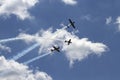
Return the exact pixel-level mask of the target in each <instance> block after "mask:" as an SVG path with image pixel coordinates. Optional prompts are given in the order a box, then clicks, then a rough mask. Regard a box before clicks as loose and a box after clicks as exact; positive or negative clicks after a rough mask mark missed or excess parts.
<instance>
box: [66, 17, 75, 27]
mask: <svg viewBox="0 0 120 80" xmlns="http://www.w3.org/2000/svg"><path fill="white" fill-rule="evenodd" d="M68 20H69V23H70V24H68V26H67V27H68V28H69V27H70V26H72V27H73V28H74V29H75V25H74V24H75V22H74V21H72V20H71V19H68Z"/></svg>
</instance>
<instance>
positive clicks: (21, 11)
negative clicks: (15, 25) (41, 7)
mask: <svg viewBox="0 0 120 80" xmlns="http://www.w3.org/2000/svg"><path fill="white" fill-rule="evenodd" d="M37 2H38V0H1V1H0V15H3V16H10V15H12V14H13V15H16V16H17V17H18V18H20V19H21V20H24V19H26V18H32V17H31V15H30V13H29V12H28V10H29V9H30V8H31V7H33V6H35V4H36V3H37Z"/></svg>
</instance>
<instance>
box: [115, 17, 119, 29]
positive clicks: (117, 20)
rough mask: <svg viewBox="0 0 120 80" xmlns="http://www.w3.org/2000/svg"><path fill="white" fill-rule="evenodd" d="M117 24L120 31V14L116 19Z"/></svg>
mask: <svg viewBox="0 0 120 80" xmlns="http://www.w3.org/2000/svg"><path fill="white" fill-rule="evenodd" d="M115 23H116V24H118V30H119V31H120V16H119V17H117V19H116V22H115Z"/></svg>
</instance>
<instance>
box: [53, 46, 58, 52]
mask: <svg viewBox="0 0 120 80" xmlns="http://www.w3.org/2000/svg"><path fill="white" fill-rule="evenodd" d="M59 49H60V47H59V46H58V47H56V46H53V49H51V51H52V52H53V51H57V52H60V50H59Z"/></svg>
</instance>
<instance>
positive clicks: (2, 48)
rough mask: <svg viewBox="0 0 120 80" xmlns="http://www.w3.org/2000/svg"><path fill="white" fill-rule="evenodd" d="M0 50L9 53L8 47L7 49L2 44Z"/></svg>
mask: <svg viewBox="0 0 120 80" xmlns="http://www.w3.org/2000/svg"><path fill="white" fill-rule="evenodd" d="M0 50H3V51H7V52H11V49H10V47H7V46H5V45H2V44H0Z"/></svg>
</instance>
